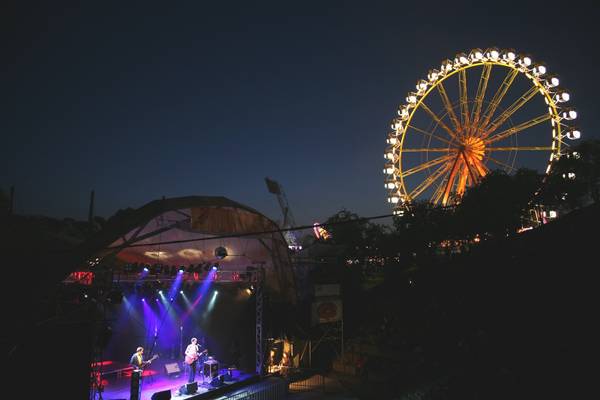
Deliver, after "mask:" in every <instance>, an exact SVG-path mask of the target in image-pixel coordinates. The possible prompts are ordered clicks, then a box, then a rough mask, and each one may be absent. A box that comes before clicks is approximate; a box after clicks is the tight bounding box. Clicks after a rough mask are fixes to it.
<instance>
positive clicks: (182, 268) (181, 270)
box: [179, 266, 185, 274]
mask: <svg viewBox="0 0 600 400" xmlns="http://www.w3.org/2000/svg"><path fill="white" fill-rule="evenodd" d="M184 270H185V268H184V267H183V266H181V267H179V273H180V274H183V271H184Z"/></svg>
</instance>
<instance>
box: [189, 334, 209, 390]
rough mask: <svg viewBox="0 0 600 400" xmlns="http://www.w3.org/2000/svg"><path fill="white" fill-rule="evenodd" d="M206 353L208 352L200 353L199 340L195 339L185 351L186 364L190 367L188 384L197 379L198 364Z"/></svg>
mask: <svg viewBox="0 0 600 400" xmlns="http://www.w3.org/2000/svg"><path fill="white" fill-rule="evenodd" d="M205 352H206V350H203V351H200V346H199V345H198V340H197V339H196V338H195V337H194V338H192V340H191V341H190V344H189V345H188V346H187V348H186V349H185V363H186V364H187V365H189V367H190V372H189V375H188V383H192V382H194V380H195V379H196V365H197V364H198V358H200V355H201V354H203V353H205Z"/></svg>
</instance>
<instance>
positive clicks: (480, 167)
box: [473, 160, 490, 177]
mask: <svg viewBox="0 0 600 400" xmlns="http://www.w3.org/2000/svg"><path fill="white" fill-rule="evenodd" d="M473 166H474V167H475V169H476V170H477V173H478V174H479V176H480V177H484V176H486V175H487V174H488V172H490V170H489V169H488V167H486V166H485V164H484V163H483V162H481V161H479V160H475V162H474V163H473Z"/></svg>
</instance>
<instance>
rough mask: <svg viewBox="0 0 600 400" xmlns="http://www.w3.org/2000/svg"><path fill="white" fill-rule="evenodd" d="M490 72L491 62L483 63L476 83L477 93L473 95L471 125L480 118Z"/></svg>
mask: <svg viewBox="0 0 600 400" xmlns="http://www.w3.org/2000/svg"><path fill="white" fill-rule="evenodd" d="M491 72H492V64H485V65H484V66H483V70H482V71H481V77H480V78H479V85H477V94H476V95H475V106H474V107H473V114H471V121H472V123H473V126H477V124H478V123H479V119H480V118H481V106H482V104H483V99H484V97H485V91H486V90H487V85H488V81H489V79H490V73H491Z"/></svg>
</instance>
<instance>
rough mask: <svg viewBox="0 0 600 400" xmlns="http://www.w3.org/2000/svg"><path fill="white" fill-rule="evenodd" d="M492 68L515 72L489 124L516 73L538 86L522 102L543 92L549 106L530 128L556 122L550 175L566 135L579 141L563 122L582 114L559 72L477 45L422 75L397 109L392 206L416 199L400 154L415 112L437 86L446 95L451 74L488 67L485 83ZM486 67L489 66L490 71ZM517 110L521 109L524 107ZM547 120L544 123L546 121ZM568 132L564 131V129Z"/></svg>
mask: <svg viewBox="0 0 600 400" xmlns="http://www.w3.org/2000/svg"><path fill="white" fill-rule="evenodd" d="M492 66H501V67H505V68H509V69H511V70H512V71H511V72H510V73H509V75H507V77H506V78H505V81H504V82H503V84H502V85H501V87H500V88H499V89H498V92H497V93H496V95H498V93H499V92H500V91H501V90H502V89H503V87H502V86H503V85H504V84H505V83H506V80H507V79H508V78H509V77H510V82H509V83H508V85H507V87H506V89H505V91H504V93H503V94H502V95H501V96H500V98H499V99H498V101H497V104H496V105H495V107H494V108H493V110H492V112H491V115H489V116H487V115H485V116H484V117H488V120H487V122H488V123H489V122H490V120H491V118H492V117H493V114H494V112H495V110H496V108H497V107H498V106H499V103H500V102H501V100H502V97H503V96H504V94H506V91H507V90H508V87H510V84H511V83H512V81H513V80H514V79H515V78H516V76H517V75H522V76H525V77H526V78H527V79H529V80H530V81H531V83H532V84H533V86H532V87H531V88H530V92H531V94H530V95H529V97H528V98H527V99H526V100H525V101H524V102H523V104H524V103H526V102H527V101H528V100H529V99H530V98H532V97H533V96H534V95H536V94H540V95H542V96H543V98H544V100H545V103H546V104H547V105H548V115H546V116H545V117H543V118H540V117H538V121H535V120H532V121H527V122H528V123H529V122H532V124H531V126H533V125H536V124H538V123H540V122H544V121H545V120H548V119H549V120H550V121H551V125H552V145H551V147H550V148H549V149H548V150H549V151H550V152H551V153H550V158H549V161H548V165H547V167H546V173H548V172H549V171H550V169H551V166H552V163H553V162H554V161H555V160H557V159H558V158H559V157H560V155H561V148H562V146H561V145H562V144H563V143H564V142H563V139H564V138H565V137H566V138H568V139H578V138H579V137H580V135H581V133H580V131H579V130H578V129H577V128H575V127H572V126H569V125H567V124H566V123H565V122H564V121H571V120H574V119H576V118H577V112H576V111H575V110H574V109H573V108H571V107H564V106H563V104H564V103H566V102H568V101H569V100H570V94H569V92H568V91H566V90H565V89H562V88H560V86H559V84H560V81H559V78H558V76H556V75H554V74H549V73H548V68H547V67H546V65H545V64H544V63H534V62H533V60H532V58H531V57H530V56H529V55H526V54H520V55H517V53H516V52H515V51H514V50H512V49H507V50H498V49H497V48H495V47H493V48H490V49H487V50H486V51H485V52H484V51H482V50H481V49H473V50H471V51H470V52H469V54H468V55H467V54H466V53H459V54H457V55H456V56H455V58H454V61H452V60H448V59H447V60H444V61H443V62H442V63H441V67H440V69H439V70H437V69H433V70H430V71H429V73H428V74H427V79H420V80H419V81H418V82H417V84H416V92H410V93H409V94H408V96H407V97H406V104H402V105H400V107H399V108H398V115H399V117H397V118H395V119H394V120H392V123H391V127H392V130H393V131H392V132H391V133H390V134H389V135H388V139H387V143H388V145H390V146H389V147H388V149H387V150H386V153H385V154H384V157H385V158H386V159H387V163H386V165H385V168H384V170H383V172H384V174H386V175H387V179H386V183H385V187H386V189H388V202H389V203H392V205H394V206H395V208H396V209H399V208H401V207H398V206H404V205H406V204H408V203H409V202H410V201H412V200H414V198H413V197H412V196H411V195H410V193H408V191H407V189H406V185H405V182H404V174H403V173H402V157H401V155H402V153H403V151H404V148H403V146H404V139H405V134H406V132H407V130H408V129H409V128H414V127H412V126H411V125H410V123H411V121H412V119H413V116H414V114H415V112H416V111H417V110H418V109H420V108H428V107H427V106H426V105H425V104H424V100H425V99H426V98H427V96H428V95H429V94H430V93H431V91H432V90H434V89H436V88H437V89H438V91H440V94H442V90H444V95H445V89H443V85H442V83H443V82H444V81H446V80H447V79H448V78H450V77H452V76H454V75H456V74H461V75H460V77H459V79H461V78H462V79H466V75H465V74H466V70H468V69H470V68H474V67H483V71H482V77H481V78H480V79H483V77H484V74H486V73H487V76H486V81H485V85H486V86H487V80H488V79H489V75H490V72H491V67H492ZM486 69H487V72H486ZM440 89H441V90H440ZM465 90H466V83H465ZM480 90H481V81H480V84H479V87H478V93H477V98H476V99H475V100H474V101H473V102H474V103H477V102H478V103H479V104H478V106H479V111H478V115H477V117H478V118H479V117H480V115H479V113H480V111H481V106H482V102H483V97H485V90H486V87H485V86H484V88H483V94H481V98H479V97H480V93H479V92H480ZM528 93H529V92H528ZM461 96H462V94H461ZM524 96H525V95H524ZM524 96H523V97H524ZM523 97H522V98H523ZM446 100H448V99H447V98H446ZM495 100H496V98H495V97H494V99H493V100H492V102H494V101H495ZM468 101H469V100H468V94H466V93H465V102H468ZM461 102H462V97H461ZM445 106H450V107H451V108H452V109H451V110H450V109H448V110H447V113H448V112H450V113H452V114H453V113H454V111H453V108H454V106H453V105H450V104H446V103H445ZM521 106H522V105H521ZM488 107H489V105H488ZM518 108H520V106H519V107H518ZM518 108H516V109H515V110H514V111H512V112H515V111H516V110H517V109H518ZM427 111H428V112H431V111H430V110H427ZM488 111H489V108H488V109H486V111H485V113H484V114H487V112H488ZM471 113H474V110H471V112H469V111H468V107H467V116H466V119H467V122H469V121H468V119H469V115H468V114H471ZM503 114H504V113H503ZM431 115H432V116H433V114H431ZM453 115H454V118H456V115H455V114H453ZM510 115H511V114H508V116H507V118H510ZM501 116H502V114H501V115H500V117H501ZM436 118H438V121H437V122H438V123H437V124H436V127H437V125H440V123H441V124H442V125H444V123H443V122H441V119H439V117H436ZM542 119H543V120H544V121H542ZM461 121H462V115H461ZM505 121H506V120H504V121H502V122H501V123H500V124H498V126H497V127H499V126H502V124H503V123H504V122H505ZM452 122H453V123H454V122H455V121H454V120H453V121H452ZM471 122H473V121H471ZM495 122H496V121H494V123H495ZM456 127H457V128H458V126H456ZM481 127H484V126H483V125H482V126H481ZM497 127H496V128H497ZM464 128H466V127H465V126H461V128H460V129H464ZM475 128H478V127H475ZM475 128H474V129H475ZM485 128H489V126H485ZM511 129H513V130H515V128H513V127H511ZM524 129H527V127H526V128H522V127H521V130H524ZM563 131H564V132H565V133H563ZM516 132H517V131H516V130H515V133H516ZM507 137H508V136H507ZM398 138H399V139H398ZM483 151H485V147H483ZM488 151H489V150H488ZM482 154H483V153H482ZM466 161H467V160H466V159H465V164H468V163H467V162H466ZM395 164H397V165H398V167H396V166H395ZM471 178H472V179H473V177H471ZM436 179H437V178H436ZM417 196H418V195H417ZM417 196H415V197H417Z"/></svg>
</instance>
